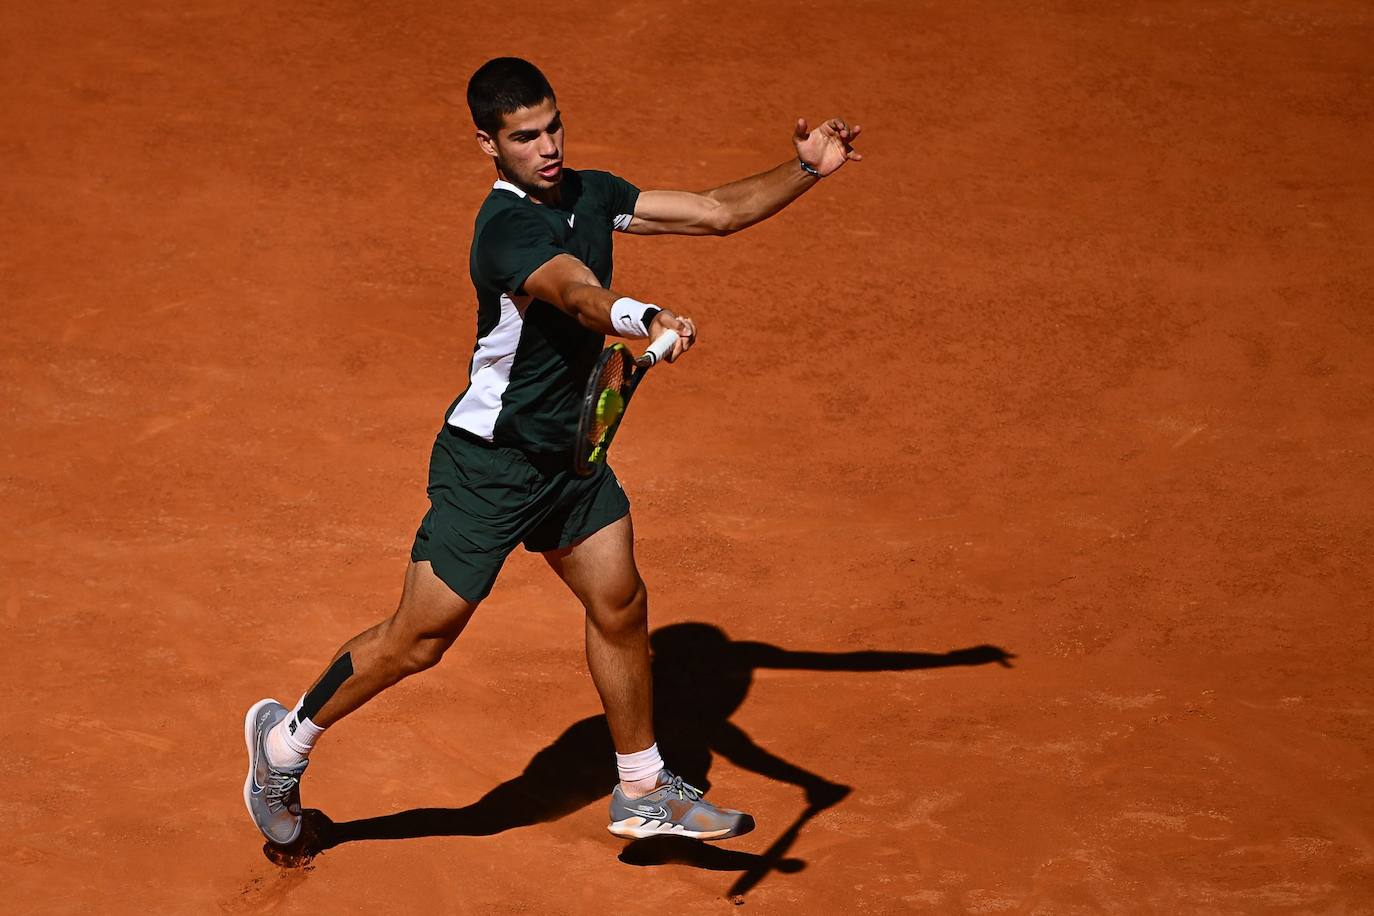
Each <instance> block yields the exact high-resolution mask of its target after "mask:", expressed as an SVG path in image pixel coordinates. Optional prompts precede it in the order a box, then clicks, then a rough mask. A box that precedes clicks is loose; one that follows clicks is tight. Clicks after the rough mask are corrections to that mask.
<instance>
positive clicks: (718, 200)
mask: <svg viewBox="0 0 1374 916" xmlns="http://www.w3.org/2000/svg"><path fill="white" fill-rule="evenodd" d="M860 130H862V128H861V127H859V125H857V124H855V125H854V126H852V127H851V126H850V125H849V123H848V122H847V121H845V120H844V119H843V118H831V119H830V120H828V121H826V122H825V123H824V124H822V125H820V126H819V127H817V128H816V129H815V130H811V129H808V127H807V125H806V119H804V118H798V119H797V127H796V130H795V131H793V134H792V143H793V145H794V146H795V147H796V151H797V155H796V158H794V159H788V160H787V161H786V162H784V163H782V164H781V165H779V166H777V167H776V168H772V169H769V170H768V171H766V172H762V173H760V174H758V175H754V176H751V177H749V178H742V179H740V180H739V181H732V182H730V183H729V184H724V185H721V186H720V187H718V188H712V189H711V190H709V191H699V192H698V191H642V192H640V195H639V199H638V201H637V202H636V203H635V211H634V218H633V219H632V220H630V225H629V226H628V227H627V228H626V231H627V232H629V233H631V234H633V235H728V234H730V233H731V232H738V231H739V230H741V229H746V228H748V227H749V226H752V225H754V223H757V222H759V221H760V220H765V219H767V218H768V217H770V216H772V215H773V214H774V213H777V212H778V211H779V210H781V209H782V208H783V207H785V206H787V205H788V204H790V203H791V202H792V201H794V200H796V199H797V198H798V197H800V196H801V195H802V194H804V193H806V191H808V190H809V189H810V188H812V187H813V186H814V185H815V184H816V182H818V181H820V180H821V179H822V178H824V177H825V176H827V175H832V174H834V173H835V172H836V171H837V170H838V169H839V168H840V166H842V165H844V164H845V163H846V162H848V161H849V160H851V159H853V160H855V161H858V160H860V159H862V158H863V156H862V155H860V154H859V153H858V152H856V151H855V150H854V146H853V143H854V141H855V140H856V139H858V136H859V131H860Z"/></svg>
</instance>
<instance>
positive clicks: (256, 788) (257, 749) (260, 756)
mask: <svg viewBox="0 0 1374 916" xmlns="http://www.w3.org/2000/svg"><path fill="white" fill-rule="evenodd" d="M269 714H270V713H269V711H268V710H265V709H264V710H263V711H262V712H261V713H259V714H258V723H257V727H256V728H255V729H254V730H253V790H252V791H253V794H254V795H261V794H262V790H263V789H265V788H267V785H266V783H264V782H262V781H261V779H260V778H259V776H258V774H259V773H263V771H264V770H266V769H267V754H266V753H265V752H264V751H263V747H262V726H263V723H264V722H266V721H267V718H268V716H269Z"/></svg>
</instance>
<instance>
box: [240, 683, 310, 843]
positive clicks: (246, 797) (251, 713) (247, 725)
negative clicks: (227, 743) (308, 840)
mask: <svg viewBox="0 0 1374 916" xmlns="http://www.w3.org/2000/svg"><path fill="white" fill-rule="evenodd" d="M276 702H277V701H276V700H274V699H272V698H271V697H268V698H267V699H265V700H258V701H257V702H256V703H254V704H253V705H252V707H251V708H249V710H248V715H246V716H244V717H243V744H244V747H246V748H247V749H248V775H247V777H245V778H244V780H243V806H244V807H245V808H247V809H248V817H249V818H250V819H251V820H252V821H253V826H254V827H257V826H258V819H257V818H255V817H253V801H252V799H253V769H254V767H253V765H254V764H255V763H256V762H257V761H256V760H255V759H254V758H255V755H254V753H253V731H254V729H253V723H254V722H256V721H257V718H258V710H260V709H262V708H263V707H264V706H266V705H267V704H268V703H276ZM304 823H305V821H304V820H302V821H301V823H300V824H297V825H296V832H295V833H294V834H292V835H291V839H289V840H287V841H286V842H285V843H279V842H277V841H276V840H274V839H272V838H271V837H270V836H268V835H267V834H265V833H263V834H262V836H263V839H265V840H267V842H269V843H272V844H274V845H276V846H290V845H291V844H292V843H294V842H296V840H297V838H298V837H300V835H301V825H302V824H304ZM258 832H259V833H262V828H261V827H258Z"/></svg>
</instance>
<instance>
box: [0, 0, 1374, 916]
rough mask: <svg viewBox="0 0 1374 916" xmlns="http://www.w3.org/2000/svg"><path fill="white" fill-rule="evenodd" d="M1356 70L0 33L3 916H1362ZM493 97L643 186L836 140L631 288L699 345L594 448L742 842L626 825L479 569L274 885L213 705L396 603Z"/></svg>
mask: <svg viewBox="0 0 1374 916" xmlns="http://www.w3.org/2000/svg"><path fill="white" fill-rule="evenodd" d="M288 8H289V9H288ZM512 17H515V18H513V19H512ZM1371 47H1374V9H1371V7H1370V6H1369V5H1368V4H1362V3H1355V2H1348V3H1323V2H1313V3H1284V2H1277V0H1274V2H1267V0H1266V2H1248V3H1239V2H1235V3H1211V4H1198V3H1127V4H1116V5H1107V4H1091V3H1086V4H1079V3H1067V2H1051V3H1042V4H1035V5H1026V4H1017V3H972V4H963V3H949V4H939V3H915V4H908V3H899V2H891V0H884V2H862V3H856V4H848V5H846V4H839V3H834V4H831V3H804V4H795V3H789V4H783V3H776V4H767V5H758V6H755V5H754V4H747V3H745V4H742V3H724V2H716V0H705V2H694V3H690V4H689V3H673V2H667V0H651V2H637V3H627V4H623V5H611V6H610V7H607V8H603V7H602V6H601V5H599V4H594V3H581V2H577V3H569V4H561V5H556V6H553V7H545V8H538V9H536V8H533V7H531V8H529V9H525V8H518V9H517V8H512V7H501V6H497V5H491V6H478V5H469V6H466V7H464V6H461V5H457V4H447V5H446V4H422V5H413V6H410V5H407V6H400V5H398V6H394V7H390V8H387V9H383V8H382V5H380V4H379V5H377V6H375V7H369V6H366V5H360V4H345V3H313V4H284V5H276V4H256V5H253V6H244V5H243V4H238V3H222V4H205V3H191V4H181V3H165V4H118V3H109V4H99V3H87V4H8V5H6V6H5V8H4V11H3V13H0V172H2V173H3V175H4V178H3V180H2V181H0V236H2V237H3V242H2V243H0V297H2V298H0V505H2V506H3V517H4V525H3V532H0V583H2V584H3V591H0V664H3V669H4V677H3V678H0V708H2V709H3V710H4V712H3V718H0V746H2V747H3V753H0V776H3V789H0V823H3V827H4V829H3V838H0V885H3V886H5V887H6V888H8V890H7V891H6V892H5V898H4V902H3V903H2V904H0V910H4V911H5V912H6V913H15V914H21V913H23V914H28V913H43V914H50V913H83V914H88V913H102V914H135V913H137V914H143V913H229V914H239V913H244V914H254V913H281V914H286V913H302V914H311V913H421V912H427V913H447V912H457V913H571V914H591V913H607V912H655V913H726V912H732V911H733V909H732V903H733V904H735V905H742V906H743V907H744V908H745V911H749V912H752V911H759V912H776V913H791V914H832V913H902V912H917V911H929V912H941V913H954V912H975V913H1043V914H1060V913H1148V912H1160V913H1165V912H1188V913H1256V912H1294V913H1360V912H1370V911H1371V910H1374V801H1372V800H1371V792H1370V786H1371V776H1372V775H1374V773H1371V762H1372V761H1371V753H1372V751H1374V745H1372V744H1371V739H1370V729H1371V726H1372V725H1374V680H1372V679H1371V672H1374V663H1372V662H1371V657H1370V656H1371V651H1370V650H1371V642H1370V637H1371V585H1370V583H1371V578H1370V574H1371V564H1370V553H1371V550H1374V504H1372V503H1374V501H1372V500H1371V498H1370V492H1371V480H1372V478H1374V305H1372V304H1371V303H1374V267H1372V266H1371V265H1372V264H1374V205H1371V200H1372V199H1374V197H1372V196H1371V195H1374V154H1371V149H1374V143H1372V142H1371V137H1374V134H1372V133H1371V120H1372V119H1374V102H1372V101H1371V100H1374V62H1372V61H1374V59H1372V58H1371V55H1370V49H1371ZM509 53H516V54H521V55H523V56H528V57H530V58H531V59H533V60H535V61H536V62H538V63H539V64H540V65H541V66H542V67H543V68H544V69H545V71H546V72H547V73H548V74H549V77H550V79H551V80H552V81H553V83H554V85H555V87H556V88H557V89H558V92H559V102H560V105H561V108H562V110H563V112H564V114H565V118H566V121H567V125H568V139H567V144H568V145H567V155H568V164H569V165H571V166H573V167H583V168H608V169H611V170H613V171H616V172H618V173H620V174H622V175H624V176H626V177H627V178H629V179H630V180H632V181H634V182H635V183H637V184H639V185H640V186H642V187H689V188H702V187H710V186H712V185H714V184H718V183H721V182H723V181H725V180H727V179H732V178H736V177H740V176H743V175H746V174H751V173H753V172H756V171H760V170H762V169H764V168H767V167H770V166H772V165H774V164H775V163H777V162H779V161H782V159H783V158H784V157H786V156H788V155H789V153H790V144H789V140H788V133H789V130H790V125H791V123H792V119H793V118H795V117H796V116H798V115H805V116H807V117H808V118H810V119H812V121H813V122H818V121H819V120H821V119H822V118H824V117H827V116H830V115H844V116H846V117H848V118H850V119H851V120H852V121H857V122H858V123H861V124H862V125H863V126H864V135H863V137H862V138H861V141H860V146H861V148H862V150H863V152H864V154H865V156H866V160H865V161H864V162H862V163H858V164H851V165H849V166H847V167H846V168H844V169H843V170H842V171H841V172H840V173H839V174H837V175H836V176H835V177H833V178H831V179H827V180H826V181H825V182H823V183H822V184H821V186H820V187H819V188H817V189H816V190H815V191H813V192H812V193H811V194H809V195H808V196H807V197H805V198H803V199H802V200H801V201H799V202H798V203H797V204H796V205H795V206H794V207H793V208H792V209H790V210H789V211H788V212H786V213H784V214H783V215H781V216H780V217H778V218H777V219H775V220H773V221H771V222H769V223H766V224H764V225H761V226H759V227H756V228H754V229H751V230H749V231H748V232H745V233H743V234H741V235H737V236H735V237H732V238H729V239H724V240H719V239H710V240H692V239H641V238H622V239H620V241H619V244H618V257H619V261H618V265H617V272H616V284H617V286H618V287H621V288H623V289H624V290H625V291H626V292H630V293H632V294H634V295H637V296H639V297H640V298H644V299H651V300H655V301H658V302H659V303H661V304H664V305H670V306H672V307H674V308H677V309H679V310H681V311H683V312H686V313H687V314H690V315H692V316H693V317H694V318H696V319H697V320H698V322H699V323H700V326H701V328H702V339H701V345H700V346H699V348H697V349H696V350H695V351H693V353H692V354H691V355H690V356H689V357H687V359H685V360H684V361H683V362H681V363H679V364H677V365H676V366H672V367H669V368H666V369H663V370H655V373H654V375H653V376H652V377H651V378H650V380H649V383H647V384H646V385H645V386H644V388H643V389H642V390H641V393H640V395H639V399H638V400H637V401H636V406H635V408H634V409H633V410H632V411H631V414H630V416H629V417H628V419H627V420H626V425H625V428H624V431H623V433H622V436H621V437H620V439H619V440H618V441H617V443H616V448H615V449H614V450H613V453H612V454H613V458H614V464H615V466H616V468H617V471H618V473H619V475H620V476H621V478H622V479H623V480H624V482H625V486H626V489H627V490H628V491H629V493H630V495H631V498H632V500H633V503H634V512H635V516H634V517H635V522H636V529H637V532H638V545H639V546H638V556H639V559H640V564H641V566H642V568H643V570H644V573H645V576H646V578H647V580H648V582H649V585H650V588H651V594H652V605H653V607H652V626H653V627H654V628H655V630H656V637H655V639H656V643H655V644H656V648H657V662H656V668H657V671H658V682H657V686H658V703H659V709H660V712H661V713H664V714H665V715H666V716H667V717H668V718H669V719H671V720H672V722H671V723H670V722H668V721H667V720H666V719H665V721H664V723H663V724H662V725H661V728H660V737H661V741H662V743H663V745H664V746H665V749H666V751H667V755H668V760H669V764H670V765H671V766H674V767H675V768H676V769H678V770H679V771H681V772H682V773H683V775H685V776H686V777H688V779H689V781H691V782H695V783H698V784H701V783H705V784H706V785H708V786H709V788H710V792H711V796H710V797H712V798H715V799H718V800H719V801H721V802H723V803H726V804H730V805H733V806H738V807H741V808H744V809H746V810H749V811H751V812H753V813H754V814H755V816H756V817H757V819H758V829H757V830H756V831H755V832H754V833H752V834H750V835H748V836H745V837H742V838H739V839H736V840H734V841H731V842H729V843H725V844H721V845H720V846H718V847H700V846H696V845H693V844H686V845H672V844H667V845H660V844H653V843H636V844H631V845H628V846H627V845H626V844H625V843H624V842H622V841H619V840H616V839H614V838H613V837H611V836H610V835H609V834H607V833H606V830H605V824H606V813H605V804H606V801H605V799H606V795H607V793H608V792H609V790H610V787H611V785H612V780H613V778H614V775H613V774H614V770H613V762H612V760H611V758H610V757H609V750H610V748H609V743H608V738H607V737H606V734H605V728H604V723H603V722H602V720H601V719H600V718H598V713H599V704H598V701H597V698H596V694H595V692H594V690H593V687H592V684H591V681H590V679H589V678H588V677H587V673H586V667H585V662H584V660H583V655H582V646H581V636H582V622H581V613H580V608H579V607H578V606H577V605H576V603H575V601H574V600H573V599H572V598H571V597H570V596H568V595H567V594H565V592H564V591H563V588H562V586H561V585H560V584H559V583H558V582H557V580H556V579H555V578H554V577H553V575H552V574H551V573H550V572H549V571H548V570H547V569H546V568H544V566H543V564H542V562H541V561H540V560H539V559H538V558H537V557H533V556H529V555H525V554H523V553H521V554H519V555H517V556H515V557H514V558H513V559H512V560H511V561H510V562H509V563H508V565H507V567H506V570H505V572H504V574H503V578H502V580H501V581H500V583H499V584H498V587H497V590H496V592H495V593H494V595H493V597H492V598H491V599H490V601H489V602H487V603H486V604H485V605H484V606H483V607H482V609H481V610H480V611H479V613H478V616H477V617H476V619H475V620H474V623H473V624H472V626H471V627H470V628H469V630H468V632H467V633H466V634H465V635H464V636H463V638H462V639H461V640H460V642H459V643H458V645H457V646H456V647H455V649H454V651H453V652H452V653H450V655H449V656H448V658H447V659H445V661H444V663H443V664H442V665H441V666H440V667H438V668H437V669H435V670H434V671H431V672H428V673H426V674H424V675H421V676H419V677H417V678H415V679H412V680H411V681H407V682H405V683H403V684H402V685H400V686H399V687H397V688H396V689H394V690H393V691H390V692H388V693H386V694H384V695H383V696H382V697H380V698H379V699H377V700H376V701H375V702H373V703H372V704H371V705H369V706H368V707H366V708H364V709H363V710H362V711H360V712H359V713H358V714H357V715H355V716H354V717H352V718H349V719H347V720H345V721H344V722H343V723H341V724H340V725H339V726H338V727H337V728H335V729H334V730H332V731H331V732H330V733H329V735H327V736H326V738H325V739H324V740H323V741H322V742H321V744H320V747H319V750H318V751H317V753H316V754H315V756H314V763H313V766H312V769H311V773H310V775H309V778H308V779H307V780H306V781H305V783H304V801H305V804H306V805H307V807H309V808H311V809H316V810H317V811H318V812H319V813H317V814H313V813H312V814H311V821H310V824H311V830H312V831H313V835H314V836H315V837H316V840H317V847H319V849H317V852H318V854H317V855H315V856H314V857H313V859H311V860H309V861H308V862H307V861H300V862H298V863H297V864H296V867H282V866H281V865H279V864H277V863H276V862H274V861H272V860H270V859H269V858H268V857H267V856H266V855H265V854H264V849H263V844H262V841H261V838H260V837H259V836H258V835H257V833H256V831H255V830H254V829H253V827H252V825H251V823H250V822H249V820H248V817H247V814H246V813H245V811H244V808H243V802H242V798H241V788H242V781H243V771H244V761H243V739H242V717H243V713H244V710H245V709H246V708H247V707H248V706H249V704H251V703H252V702H254V701H255V700H257V699H258V698H260V697H262V696H267V695H272V696H276V697H278V698H280V699H282V700H283V701H285V702H286V703H287V704H288V705H290V703H292V702H293V701H294V700H295V699H296V698H297V696H299V694H300V692H301V691H302V690H303V689H304V688H305V687H306V686H308V685H309V682H310V681H311V679H313V678H314V677H315V675H316V674H317V673H318V672H319V670H320V668H321V666H322V665H323V663H324V662H325V661H327V660H328V658H329V656H330V654H331V653H332V652H333V651H334V649H335V647H336V646H337V645H338V644H339V643H340V642H342V641H343V640H344V639H345V638H347V637H349V636H351V635H353V634H354V633H355V632H357V631H359V630H360V629H362V628H364V627H365V626H368V625H370V624H372V623H374V622H376V621H377V620H379V619H381V618H382V617H383V616H385V615H386V614H388V613H390V611H391V610H392V608H393V607H394V603H395V600H396V597H397V595H398V594H399V586H400V581H401V574H402V571H403V568H404V564H405V560H406V555H407V551H408V548H409V544H410V540H411V536H412V534H413V532H414V529H415V526H416V524H417V522H418V521H419V519H420V516H421V515H422V514H423V512H424V509H425V506H426V500H425V492H424V479H425V469H426V462H427V459H428V454H429V446H430V443H431V441H432V438H433V435H434V433H435V431H436V429H437V428H438V424H439V423H440V421H441V418H442V413H443V410H444V408H445V406H446V405H447V404H448V403H449V401H450V400H451V399H452V398H453V397H454V395H455V394H456V393H457V392H458V391H459V390H461V387H462V385H463V383H464V372H465V371H466V363H467V356H468V354H469V353H470V352H471V347H472V343H473V333H474V314H473V313H474V299H473V295H472V291H471V287H470V284H469V280H468V276H467V249H468V244H469V241H470V231H471V225H472V218H473V215H474V213H475V211H476V208H477V206H478V204H479V203H480V201H481V199H482V197H483V196H484V195H485V193H486V191H487V189H488V188H489V186H490V181H491V178H492V175H491V172H490V165H489V163H488V162H487V161H486V160H485V159H483V157H481V155H480V154H479V153H478V151H477V149H476V148H475V145H474V144H473V142H472V140H471V125H470V122H469V121H468V120H467V113H466V110H465V108H464V105H463V89H464V85H465V83H466V80H467V77H468V75H469V74H470V73H471V71H472V70H473V69H474V68H475V67H476V66H477V65H478V64H480V63H481V62H482V61H483V60H485V59H486V58H487V57H490V56H495V55H498V54H509ZM688 623H691V624H697V626H681V625H682V624H688ZM712 627H714V628H716V629H712ZM832 783H833V784H837V785H843V786H848V787H851V791H850V792H849V793H848V794H847V795H844V793H842V792H841V791H839V790H830V791H828V792H822V791H820V790H819V789H817V787H818V786H824V785H826V784H832ZM806 786H810V787H811V788H812V793H811V797H810V798H808V794H807V791H806V789H805V788H804V787H806ZM842 795H844V797H840V796H842Z"/></svg>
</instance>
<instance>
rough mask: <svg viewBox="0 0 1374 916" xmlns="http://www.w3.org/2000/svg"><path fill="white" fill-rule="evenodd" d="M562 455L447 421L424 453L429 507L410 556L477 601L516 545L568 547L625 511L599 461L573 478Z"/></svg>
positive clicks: (625, 503) (613, 482)
mask: <svg viewBox="0 0 1374 916" xmlns="http://www.w3.org/2000/svg"><path fill="white" fill-rule="evenodd" d="M570 464H571V462H570V461H569V459H568V456H567V455H554V454H537V453H532V452H522V451H520V450H519V449H513V448H503V447H500V446H495V445H491V444H489V443H487V442H484V441H483V440H481V439H479V438H477V437H476V436H473V435H471V434H469V433H466V432H463V431H461V430H458V429H455V428H454V427H452V426H450V425H449V424H447V423H445V424H444V428H443V429H442V430H441V431H440V432H439V435H438V436H437V437H436V438H435V440H434V450H433V451H432V452H431V453H430V458H429V511H428V512H427V513H425V517H424V520H423V521H421V522H420V530H418V531H417V532H415V544H414V545H413V546H412V547H411V548H410V559H411V560H412V561H415V562H418V561H420V560H428V561H429V562H430V564H431V565H432V566H433V567H434V572H435V574H436V575H438V577H439V578H440V579H442V580H443V581H444V583H445V584H446V585H448V587H449V588H451V589H453V591H454V592H455V593H457V594H458V595H460V596H461V597H463V598H466V599H467V600H469V601H481V600H482V599H483V598H485V597H487V595H488V594H490V593H491V587H492V585H493V583H495V582H496V574H497V573H499V572H500V571H501V564H502V563H504V562H505V561H506V557H507V556H509V555H510V552H511V551H512V550H514V549H515V545H516V544H524V545H525V549H526V550H530V551H534V552H537V553H542V552H544V551H546V550H560V549H562V548H564V547H571V546H572V545H573V544H575V543H577V542H578V541H580V540H581V539H583V538H585V537H587V536H588V535H590V534H593V533H595V532H597V531H600V530H601V529H602V528H605V527H606V526H607V525H609V524H610V523H611V522H614V521H616V520H618V519H620V518H623V517H624V516H625V515H626V514H627V513H628V512H629V511H630V501H629V500H628V499H627V498H626V497H625V491H624V490H622V489H621V487H620V481H618V480H616V478H615V472H613V471H612V470H611V469H610V467H609V466H607V465H605V464H603V465H601V466H600V467H598V468H597V470H596V471H595V473H593V474H592V475H591V476H590V477H578V476H577V475H576V474H574V473H573V471H572V468H571V467H570Z"/></svg>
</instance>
